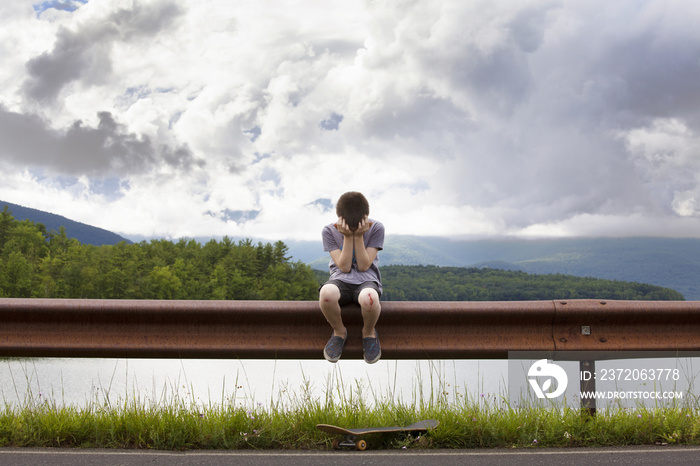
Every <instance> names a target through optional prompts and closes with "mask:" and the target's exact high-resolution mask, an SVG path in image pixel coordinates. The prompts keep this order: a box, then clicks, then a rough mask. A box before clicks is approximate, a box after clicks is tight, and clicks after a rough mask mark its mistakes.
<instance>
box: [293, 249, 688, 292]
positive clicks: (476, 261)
mask: <svg viewBox="0 0 700 466" xmlns="http://www.w3.org/2000/svg"><path fill="white" fill-rule="evenodd" d="M310 243H311V242H310ZM318 249H319V250H320V249H321V247H320V241H319V246H318ZM305 253H306V254H308V248H306V249H305ZM290 254H292V255H294V254H295V249H294V248H292V247H290ZM306 257H308V256H306ZM306 262H308V263H309V264H310V265H311V266H312V267H314V268H316V269H319V270H327V268H328V255H327V254H325V253H323V252H319V253H318V256H317V258H316V259H315V260H314V259H311V260H307V261H306ZM380 264H385V265H389V264H395V265H438V266H452V267H490V268H497V269H504V270H516V271H523V272H527V273H530V274H557V273H561V274H567V275H574V276H578V277H595V278H604V279H608V280H621V281H628V282H637V283H648V284H652V285H657V286H662V287H666V288H671V289H673V290H676V291H678V292H680V293H682V294H683V295H684V296H685V298H686V299H688V300H700V278H699V277H700V239H694V238H653V237H628V238H572V239H538V240H524V239H493V240H453V239H447V238H431V237H417V236H387V238H386V241H385V249H384V251H382V252H381V253H380Z"/></svg>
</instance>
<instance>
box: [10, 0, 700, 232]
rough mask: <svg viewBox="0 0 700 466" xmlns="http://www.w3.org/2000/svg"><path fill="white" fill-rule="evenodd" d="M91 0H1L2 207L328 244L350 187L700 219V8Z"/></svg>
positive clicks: (405, 214) (542, 223) (681, 222)
mask: <svg viewBox="0 0 700 466" xmlns="http://www.w3.org/2000/svg"><path fill="white" fill-rule="evenodd" d="M81 3H83V2H76V1H71V2H65V1H64V2H54V3H46V2H44V4H41V5H39V3H37V5H39V7H35V8H32V5H33V3H32V2H30V1H26V2H5V4H3V5H2V6H0V14H2V16H3V23H4V24H3V29H2V30H0V58H1V59H2V60H3V68H2V69H1V70H0V166H1V167H2V168H3V173H2V175H0V178H1V180H0V181H2V183H1V184H0V199H2V200H6V201H9V202H14V203H18V204H24V205H28V206H30V207H36V208H40V209H43V210H50V211H53V212H56V213H59V214H62V215H66V216H69V217H71V218H74V219H76V220H79V221H82V222H86V223H90V224H95V225H97V226H100V227H103V228H108V229H111V230H115V231H117V232H119V233H122V234H126V235H127V236H128V235H157V236H166V237H178V236H209V235H223V234H228V235H230V236H239V235H249V236H256V237H264V238H270V239H277V238H280V239H284V238H292V237H294V238H306V239H317V237H318V231H319V230H320V228H321V227H322V226H323V225H324V224H325V223H328V222H330V221H332V220H333V216H334V214H333V212H332V211H328V210H324V209H322V208H320V207H319V205H318V204H314V202H315V201H316V200H318V199H330V200H331V201H332V202H334V201H335V200H336V199H337V197H338V196H339V195H340V194H342V192H344V191H347V190H361V191H363V192H365V194H366V195H367V196H368V198H369V200H370V202H371V205H372V214H373V216H375V217H376V218H377V219H379V220H382V221H383V222H384V223H385V224H386V226H387V231H388V232H390V233H404V234H410V233H414V234H426V235H448V236H449V235H482V236H483V235H526V236H527V235H538V236H539V235H545V236H550V235H555V236H556V235H568V236H572V235H598V234H614V235H617V234H621V233H624V234H627V232H629V233H630V234H655V235H668V236H677V235H679V234H682V235H687V236H700V227H698V224H697V222H696V219H697V216H698V208H699V207H698V200H700V183H699V180H698V175H697V173H699V170H698V168H700V167H699V166H698V164H699V163H700V162H698V160H700V159H699V158H698V157H697V151H696V149H695V147H698V144H697V142H698V136H697V135H698V134H699V132H700V114H699V111H698V109H700V91H698V87H697V82H698V80H699V78H700V62H698V60H697V56H698V53H699V52H700V36H698V35H697V33H696V32H695V25H696V24H697V21H698V19H700V6H699V5H700V4H699V5H695V4H690V3H688V2H666V1H656V0H650V1H647V2H641V3H640V2H637V1H632V0H629V1H628V0H623V1H619V2H613V3H611V2H605V1H603V0H596V1H590V2H578V1H573V0H572V1H569V0H563V1H548V0H542V1H538V0H531V1H527V2H519V3H517V4H512V3H506V2H488V1H474V2H461V1H457V0H454V1H432V0H426V1H417V0H416V1H410V0H407V1H402V2H395V3H391V2H390V3H383V2H381V3H376V2H359V1H358V2H354V1H353V2H340V1H328V2H323V4H322V5H320V4H319V3H318V2H316V1H312V0H300V1H296V2H293V3H292V4H290V3H288V2H285V3H284V4H282V3H280V2H275V1H259V0H255V1H253V0H249V1H240V2H229V1H224V0H220V1H212V2H200V1H196V0H128V1H127V0H124V1H119V2H115V1H107V0H90V1H89V2H87V3H84V4H81ZM64 7H65V8H64ZM78 121H79V122H80V123H76V122H78Z"/></svg>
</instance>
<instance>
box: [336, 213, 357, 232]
mask: <svg viewBox="0 0 700 466" xmlns="http://www.w3.org/2000/svg"><path fill="white" fill-rule="evenodd" d="M335 229H336V230H338V231H339V232H340V233H341V234H342V235H343V236H352V235H353V231H352V230H351V229H350V228H349V227H348V224H347V223H345V219H344V218H343V217H339V218H338V222H337V223H336V224H335Z"/></svg>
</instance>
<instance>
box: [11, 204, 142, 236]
mask: <svg viewBox="0 0 700 466" xmlns="http://www.w3.org/2000/svg"><path fill="white" fill-rule="evenodd" d="M5 206H7V208H8V210H9V211H10V212H11V213H12V216H13V217H14V218H15V219H17V220H31V221H32V222H34V223H41V224H43V225H45V226H46V229H47V230H48V231H52V230H55V231H58V229H59V228H60V227H62V226H63V227H65V229H66V235H67V236H68V237H69V238H75V239H77V240H78V241H80V242H81V243H83V244H92V245H94V246H100V245H103V244H118V243H120V242H121V241H126V242H127V243H131V241H129V240H128V239H126V238H123V237H121V236H119V235H117V234H116V233H112V232H111V231H107V230H104V229H102V228H97V227H93V226H90V225H86V224H84V223H80V222H76V221H75V220H71V219H68V218H66V217H62V216H61V215H56V214H51V213H48V212H44V211H42V210H37V209H31V208H29V207H23V206H20V205H17V204H12V203H9V202H4V201H0V211H2V210H3V209H4V208H5Z"/></svg>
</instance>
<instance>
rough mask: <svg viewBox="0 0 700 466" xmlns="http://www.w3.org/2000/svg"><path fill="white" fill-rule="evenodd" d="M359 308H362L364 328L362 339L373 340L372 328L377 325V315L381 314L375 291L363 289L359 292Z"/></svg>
mask: <svg viewBox="0 0 700 466" xmlns="http://www.w3.org/2000/svg"><path fill="white" fill-rule="evenodd" d="M358 300H359V302H360V307H361V308H362V319H363V322H364V326H363V327H362V338H375V337H376V334H375V332H374V326H375V325H377V321H378V320H379V314H381V312H382V306H381V304H379V295H378V294H377V290H374V289H372V288H365V289H363V290H362V291H360V296H359V299H358Z"/></svg>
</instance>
